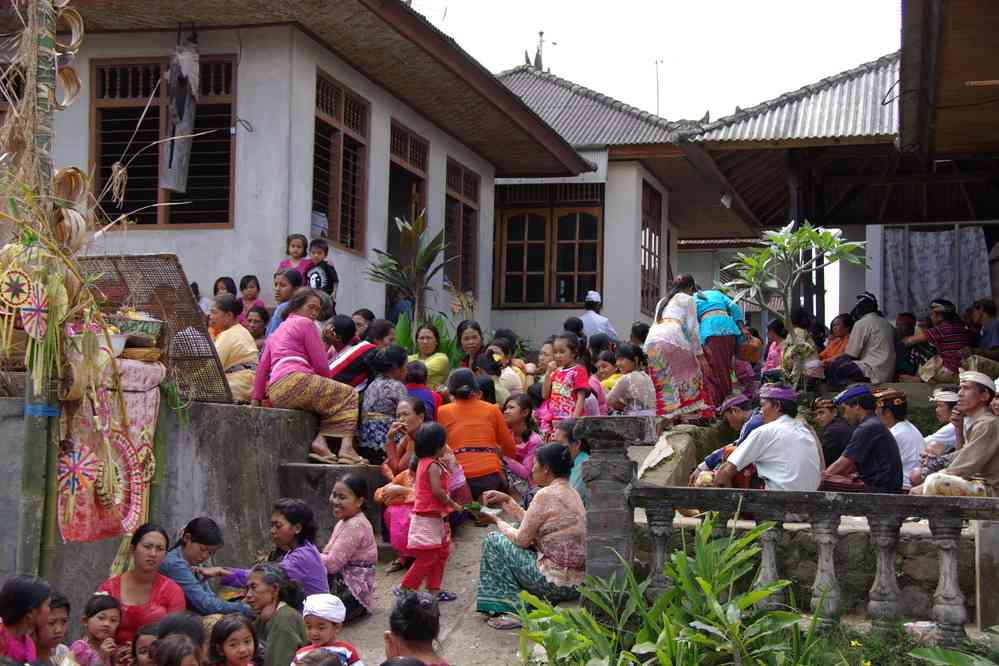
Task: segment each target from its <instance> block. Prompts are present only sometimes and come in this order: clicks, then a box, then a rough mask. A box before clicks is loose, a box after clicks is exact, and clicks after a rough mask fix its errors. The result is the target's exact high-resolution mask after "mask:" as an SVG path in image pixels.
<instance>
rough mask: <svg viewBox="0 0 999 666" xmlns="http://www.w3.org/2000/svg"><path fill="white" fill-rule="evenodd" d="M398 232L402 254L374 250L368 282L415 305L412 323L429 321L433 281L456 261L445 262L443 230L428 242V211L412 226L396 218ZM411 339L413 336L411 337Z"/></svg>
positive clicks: (366, 270)
mask: <svg viewBox="0 0 999 666" xmlns="http://www.w3.org/2000/svg"><path fill="white" fill-rule="evenodd" d="M395 225H396V227H398V229H399V251H398V253H396V254H391V253H389V252H386V251H384V250H377V249H376V250H373V251H374V253H375V254H376V255H377V258H376V259H375V260H374V261H369V262H368V264H369V265H368V268H367V269H365V275H366V276H367V277H368V279H369V280H371V281H373V282H378V283H380V284H384V285H385V286H387V287H391V288H393V289H395V290H396V292H397V293H398V294H399V296H400V297H401V298H404V299H408V300H410V301H412V303H413V321H417V322H423V321H426V314H427V302H426V301H427V293H428V292H431V291H433V288H432V287H431V286H430V281H431V280H432V279H433V278H434V276H435V275H437V274H438V273H440V272H441V271H442V270H444V267H445V266H447V264H448V263H449V262H451V261H453V260H454V259H456V258H457V257H451V258H447V259H445V258H444V257H443V255H444V248H445V246H446V243H445V241H444V230H443V229H441V230H440V231H439V232H437V234H435V235H434V236H432V237H430V238H428V237H427V236H428V224H427V214H426V211H422V212H421V213H420V214H419V215H417V216H416V219H415V220H413V221H412V222H408V221H406V220H403V219H402V218H398V217H397V218H395ZM410 337H411V336H410Z"/></svg>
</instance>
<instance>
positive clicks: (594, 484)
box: [575, 416, 646, 578]
mask: <svg viewBox="0 0 999 666" xmlns="http://www.w3.org/2000/svg"><path fill="white" fill-rule="evenodd" d="M575 435H576V437H578V438H580V439H582V440H584V441H586V442H587V443H588V444H589V445H590V459H589V460H588V461H587V462H586V464H585V466H584V467H583V479H584V480H585V481H586V484H587V488H588V489H589V491H590V503H589V506H588V507H587V511H586V534H587V539H586V573H587V574H589V575H591V576H596V577H599V578H609V577H611V576H613V575H615V574H618V573H620V572H621V571H622V569H623V568H624V564H625V563H626V564H629V565H630V564H631V559H632V541H633V534H634V532H633V530H634V511H633V510H632V507H631V504H630V502H629V501H628V486H630V485H631V483H632V481H634V479H635V463H633V462H631V460H629V459H628V446H629V445H633V444H641V443H644V440H645V435H646V420H645V419H643V418H641V417H634V416H600V417H589V418H583V419H580V420H579V421H578V423H577V424H576V431H575ZM619 556H620V557H619ZM622 559H623V561H624V562H623V563H622Z"/></svg>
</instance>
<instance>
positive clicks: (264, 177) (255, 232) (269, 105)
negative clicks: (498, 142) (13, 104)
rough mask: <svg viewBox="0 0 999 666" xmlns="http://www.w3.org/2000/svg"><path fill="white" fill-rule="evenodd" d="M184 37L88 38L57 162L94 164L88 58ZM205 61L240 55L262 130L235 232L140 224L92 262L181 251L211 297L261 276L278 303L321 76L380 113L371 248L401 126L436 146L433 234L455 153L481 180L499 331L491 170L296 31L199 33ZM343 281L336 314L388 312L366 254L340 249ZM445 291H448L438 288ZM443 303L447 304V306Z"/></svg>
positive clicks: (131, 54)
mask: <svg viewBox="0 0 999 666" xmlns="http://www.w3.org/2000/svg"><path fill="white" fill-rule="evenodd" d="M175 40H176V34H175V33H172V32H171V33H143V34H136V35H128V34H113V35H112V34H97V35H90V36H88V37H87V39H86V41H85V47H84V49H83V51H82V52H81V53H80V55H79V57H78V59H77V62H78V70H79V72H80V75H81V79H82V84H83V90H82V92H81V96H80V99H79V101H78V102H77V104H75V105H74V106H73V107H71V108H70V109H69V110H67V111H64V112H62V113H60V114H58V115H57V122H56V136H57V143H56V148H55V162H56V164H57V165H60V166H65V165H71V164H72V165H78V166H80V167H82V168H86V167H87V165H88V163H89V160H90V157H89V155H90V152H89V151H90V146H89V142H90V117H89V99H90V94H91V93H90V59H91V58H111V57H114V58H139V57H154V56H155V57H162V56H166V55H168V54H169V53H170V51H171V49H172V48H173V45H174V42H175ZM199 41H200V45H201V53H202V54H205V55H216V54H218V55H223V54H238V56H239V62H238V69H237V98H236V105H237V116H238V117H239V118H240V119H243V120H246V121H248V122H249V123H250V124H251V125H252V126H253V129H254V131H253V132H252V133H251V132H248V131H247V130H245V129H244V128H242V127H239V128H238V129H237V134H236V148H235V160H236V169H235V187H234V192H233V195H234V197H235V218H234V221H235V224H234V227H233V228H232V229H219V230H184V229H183V228H157V229H148V228H136V227H133V228H131V229H129V230H127V231H126V232H114V233H109V234H106V235H105V236H104V237H103V238H101V239H100V240H99V241H97V242H95V243H94V244H93V246H92V247H91V248H90V250H89V251H90V252H91V253H92V254H102V253H151V252H174V253H176V254H177V255H178V256H179V257H180V259H181V263H182V265H183V266H184V270H185V272H186V273H187V276H188V279H189V280H191V281H197V282H198V283H199V284H200V285H201V287H202V291H203V292H208V291H210V289H211V285H212V284H213V283H214V281H215V279H216V278H217V277H219V276H222V275H229V276H232V277H233V278H234V279H235V280H237V281H238V280H239V278H240V276H242V275H244V274H247V273H253V274H256V275H257V276H258V277H259V278H260V280H261V283H262V286H263V293H264V298H265V299H270V298H271V286H270V281H271V275H272V274H273V272H274V269H275V268H276V267H277V264H278V262H279V261H280V260H281V259H283V258H284V241H285V237H286V236H287V235H288V234H289V233H304V234H306V235H308V233H309V228H310V212H311V209H312V150H313V133H314V108H315V77H316V72H317V69H322V70H323V71H324V72H325V73H326V74H328V75H329V76H331V77H332V78H334V79H336V80H338V81H340V82H341V83H343V84H344V85H346V86H347V87H348V88H350V89H351V90H353V91H354V92H355V93H357V94H358V95H360V96H361V97H363V98H365V99H366V100H367V101H368V103H369V104H370V106H371V117H370V133H369V146H368V147H369V155H368V192H367V209H366V210H367V214H366V220H367V227H366V234H365V252H366V255H367V257H373V256H374V253H373V252H371V250H372V248H383V247H384V246H385V240H386V236H387V230H388V219H387V215H388V179H389V133H390V126H391V122H392V120H393V119H395V120H397V121H398V122H400V123H401V124H403V125H405V126H406V127H408V128H409V129H411V130H413V131H414V132H416V133H418V134H420V135H421V136H423V137H424V138H425V139H427V140H429V142H430V158H429V159H430V163H429V167H428V178H429V181H428V183H427V213H428V216H429V220H430V225H431V228H432V230H434V231H436V230H439V229H440V228H441V227H442V226H443V224H444V203H445V194H444V178H445V170H446V164H447V159H448V157H451V158H453V159H455V160H457V161H459V162H461V163H462V164H463V165H465V166H466V167H468V168H470V169H473V170H475V171H476V172H477V173H478V174H479V176H480V183H481V184H480V188H481V190H480V193H479V200H480V210H479V233H480V239H479V240H480V242H479V247H480V259H479V285H478V290H479V294H478V296H479V303H480V320H481V321H482V323H483V325H484V326H489V325H490V323H491V296H490V294H491V282H492V280H491V275H492V233H493V191H494V188H493V182H494V169H493V167H492V165H491V164H489V163H488V162H486V161H485V160H484V159H482V158H481V157H479V156H478V155H477V154H475V153H473V152H472V151H471V150H469V149H468V148H466V147H465V146H464V145H462V144H461V143H460V142H459V141H458V140H457V139H455V138H454V137H452V136H451V135H449V134H448V133H446V132H445V131H444V130H442V129H441V128H439V127H437V126H436V125H434V124H432V123H431V122H429V121H428V120H427V119H425V118H424V117H422V116H421V115H420V114H418V113H416V112H415V111H413V110H412V109H410V108H409V107H408V106H406V105H405V104H403V103H402V102H401V101H399V100H398V99H396V98H394V97H393V96H392V95H391V94H389V93H388V92H387V91H386V90H384V89H382V88H380V87H378V86H377V85H375V84H374V83H373V82H371V81H369V80H368V79H366V78H365V77H364V76H362V75H361V74H360V73H359V72H357V71H356V70H354V69H353V68H352V67H350V66H349V65H348V64H347V63H346V62H344V61H343V60H341V59H340V58H338V57H337V56H335V55H333V54H332V53H330V52H329V51H328V50H326V49H325V48H323V47H322V46H321V45H319V44H318V43H316V42H315V41H313V40H312V39H311V38H309V37H308V36H306V35H305V34H304V33H302V32H301V31H299V30H297V29H294V28H291V27H284V26H280V27H271V28H256V29H240V30H209V31H204V32H202V33H200V34H199ZM331 260H332V261H333V263H334V264H335V265H336V267H337V271H338V272H339V274H340V280H341V282H340V292H339V295H338V301H339V303H338V310H339V311H341V312H351V311H353V310H354V309H356V308H359V307H369V308H371V309H372V310H374V311H375V312H376V313H377V314H381V312H382V311H383V309H384V301H385V296H384V288H383V287H381V286H380V285H377V284H373V283H370V282H368V281H367V280H365V279H364V278H363V276H362V272H363V270H364V268H365V267H366V266H367V259H366V257H361V256H358V255H356V254H352V253H349V252H343V251H340V250H336V249H334V250H333V252H332V256H331ZM438 286H439V285H438ZM441 304H442V303H441Z"/></svg>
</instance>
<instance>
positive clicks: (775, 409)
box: [714, 384, 823, 491]
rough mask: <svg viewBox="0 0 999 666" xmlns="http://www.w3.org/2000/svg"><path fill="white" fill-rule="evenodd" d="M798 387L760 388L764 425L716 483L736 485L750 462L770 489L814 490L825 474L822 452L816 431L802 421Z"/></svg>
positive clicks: (721, 470) (720, 470)
mask: <svg viewBox="0 0 999 666" xmlns="http://www.w3.org/2000/svg"><path fill="white" fill-rule="evenodd" d="M797 399H798V396H797V394H796V393H795V391H794V389H791V388H788V387H787V386H783V385H780V384H768V385H765V386H763V387H762V388H761V389H760V413H761V414H762V415H763V421H764V424H763V425H762V426H760V427H759V428H757V429H756V430H754V431H753V432H752V433H751V434H750V435H749V436H748V437H747V438H746V440H745V441H744V442H742V444H740V445H739V446H738V447H737V448H736V449H735V451H733V452H732V454H731V455H730V456H729V457H728V460H726V461H725V462H723V463H722V464H721V466H720V467H719V468H718V471H717V472H716V473H715V478H714V485H715V486H716V487H720V488H728V487H732V482H733V479H734V478H735V476H736V475H737V474H738V473H739V472H740V471H741V470H744V469H746V468H747V467H748V466H749V465H755V466H756V474H757V476H758V477H759V481H760V482H761V484H762V487H764V488H766V489H767V490H802V491H813V490H815V489H816V488H818V487H819V480H820V478H821V475H822V467H823V464H822V453H821V450H820V449H819V445H818V442H817V440H816V438H815V435H814V433H813V432H812V430H811V429H810V428H809V427H808V426H807V425H805V424H804V423H802V422H801V421H798V420H797V419H796V418H795V417H796V416H797V415H798V403H797Z"/></svg>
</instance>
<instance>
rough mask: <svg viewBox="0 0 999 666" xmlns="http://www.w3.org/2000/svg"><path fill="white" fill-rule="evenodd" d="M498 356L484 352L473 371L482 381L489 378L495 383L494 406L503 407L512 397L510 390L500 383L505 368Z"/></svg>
mask: <svg viewBox="0 0 999 666" xmlns="http://www.w3.org/2000/svg"><path fill="white" fill-rule="evenodd" d="M497 356H498V355H497V354H495V353H493V352H489V351H484V352H482V353H481V354H479V355H478V356H476V357H475V362H474V363H473V365H472V369H473V370H474V371H475V376H476V377H477V378H478V379H479V380H481V379H482V378H483V377H487V378H488V379H489V380H490V381H492V383H493V396H494V398H495V400H494V401H493V404H496V405H502V404H505V403H506V399H507V398H509V397H510V390H509V389H508V388H507V387H506V386H504V385H503V382H501V381H500V376H501V375H502V374H503V366H502V365H500V362H499V361H498V360H496V358H497Z"/></svg>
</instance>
